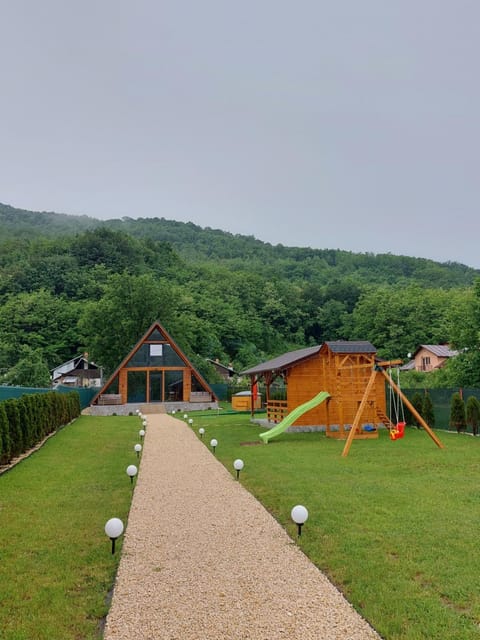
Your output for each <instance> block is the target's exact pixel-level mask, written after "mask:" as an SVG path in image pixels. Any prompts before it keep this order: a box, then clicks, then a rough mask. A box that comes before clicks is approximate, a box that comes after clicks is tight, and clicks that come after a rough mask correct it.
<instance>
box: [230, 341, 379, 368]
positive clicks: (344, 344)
mask: <svg viewBox="0 0 480 640" xmlns="http://www.w3.org/2000/svg"><path fill="white" fill-rule="evenodd" d="M324 345H325V346H326V347H328V349H330V351H332V352H333V353H376V352H377V350H376V349H375V347H374V346H373V344H371V343H370V342H368V341H367V340H335V341H332V342H324V343H323V344H320V345H315V346H314V347H306V348H305V349H297V350H296V351H289V352H288V353H284V354H283V355H281V356H278V357H277V358H273V360H267V361H266V362H262V363H261V364H257V365H256V366H255V367H251V368H250V369H245V371H242V372H241V375H245V376H248V375H255V374H257V373H265V372H266V371H283V370H285V369H289V368H291V367H294V366H296V365H297V364H299V363H300V362H302V361H303V360H308V359H309V358H311V357H312V356H315V355H317V354H318V353H319V351H320V350H321V349H322V347H323V346H324Z"/></svg>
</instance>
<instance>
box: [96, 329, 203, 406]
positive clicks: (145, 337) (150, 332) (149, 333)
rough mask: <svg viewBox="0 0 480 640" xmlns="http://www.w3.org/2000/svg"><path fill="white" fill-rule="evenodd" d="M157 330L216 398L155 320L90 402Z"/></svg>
mask: <svg viewBox="0 0 480 640" xmlns="http://www.w3.org/2000/svg"><path fill="white" fill-rule="evenodd" d="M156 332H158V334H159V335H160V338H161V339H163V340H164V341H165V342H168V343H169V344H170V346H171V347H172V349H173V350H174V351H175V353H176V354H177V355H178V356H179V358H180V359H181V360H182V361H183V362H184V364H185V366H186V367H188V368H189V369H191V371H192V373H194V374H195V376H196V378H197V379H198V381H199V382H200V383H201V385H202V386H203V387H204V388H205V390H206V391H208V392H209V393H211V394H212V397H214V398H216V395H215V393H214V392H213V390H212V389H211V388H210V385H209V384H208V382H207V381H206V380H205V379H204V378H203V377H202V376H201V375H200V373H199V372H198V371H197V370H196V369H195V367H194V366H193V365H192V363H191V362H190V360H189V359H188V358H187V356H186V355H185V354H184V353H183V351H182V350H181V349H180V347H179V346H178V345H177V344H176V343H175V341H174V340H173V338H172V337H171V335H170V334H169V333H168V332H167V330H166V329H165V328H164V327H163V326H162V325H161V324H160V322H158V321H155V322H154V323H153V324H152V325H150V327H149V328H148V329H147V330H146V331H145V333H144V334H143V336H142V337H141V338H140V340H139V341H138V342H137V344H136V345H135V346H134V347H133V349H132V350H131V351H130V352H129V353H128V354H127V355H126V356H125V358H124V359H123V360H122V362H121V363H120V364H119V365H118V367H117V368H116V369H115V371H114V372H113V373H112V375H111V376H110V378H109V379H108V380H107V381H106V382H105V384H104V385H103V387H102V388H101V389H100V391H99V392H98V393H97V394H96V396H94V397H93V398H92V400H91V403H92V404H95V403H96V401H97V400H98V398H99V396H101V395H102V393H104V392H105V390H106V389H108V387H109V386H110V384H111V383H112V382H113V381H114V380H115V378H116V376H118V374H119V372H120V370H121V369H123V368H124V367H125V365H126V364H127V362H129V360H130V359H131V358H132V357H133V356H134V355H135V354H136V353H137V351H138V350H139V349H140V347H141V346H142V345H143V344H144V343H145V342H148V341H149V338H151V337H152V336H154V339H155V340H158V339H159V337H158V336H157V335H155V333H156Z"/></svg>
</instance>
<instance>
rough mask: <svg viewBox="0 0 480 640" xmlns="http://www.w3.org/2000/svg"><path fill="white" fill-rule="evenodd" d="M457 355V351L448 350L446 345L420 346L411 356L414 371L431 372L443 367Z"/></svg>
mask: <svg viewBox="0 0 480 640" xmlns="http://www.w3.org/2000/svg"><path fill="white" fill-rule="evenodd" d="M457 355H458V351H454V350H452V349H450V347H449V346H448V345H447V344H421V345H420V346H419V347H418V348H417V350H416V351H415V353H414V354H413V362H414V366H413V367H412V368H414V369H415V370H416V371H433V370H434V369H440V368H441V367H443V366H444V365H445V362H446V361H447V360H448V359H449V358H454V357H455V356H457Z"/></svg>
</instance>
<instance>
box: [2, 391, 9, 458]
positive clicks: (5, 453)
mask: <svg viewBox="0 0 480 640" xmlns="http://www.w3.org/2000/svg"><path fill="white" fill-rule="evenodd" d="M10 459H11V439H10V431H9V426H8V417H7V412H6V411H5V407H4V405H3V402H2V403H0V464H7V463H8V462H10Z"/></svg>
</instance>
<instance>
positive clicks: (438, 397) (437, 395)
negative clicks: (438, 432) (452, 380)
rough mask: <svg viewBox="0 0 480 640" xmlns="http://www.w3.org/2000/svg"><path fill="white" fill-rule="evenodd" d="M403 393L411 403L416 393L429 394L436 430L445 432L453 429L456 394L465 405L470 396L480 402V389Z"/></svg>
mask: <svg viewBox="0 0 480 640" xmlns="http://www.w3.org/2000/svg"><path fill="white" fill-rule="evenodd" d="M402 391H403V393H404V394H405V395H406V396H407V398H408V399H409V400H410V402H411V401H412V398H413V396H414V395H415V394H416V393H420V394H422V395H423V394H425V393H428V394H429V396H430V398H431V399H432V403H433V413H434V415H435V429H443V430H449V429H450V428H451V427H450V425H449V422H450V405H451V402H452V395H453V394H454V393H459V392H460V393H461V395H462V397H463V400H464V402H465V403H466V402H467V400H468V398H469V397H470V396H475V397H476V398H478V400H480V389H470V388H463V389H402ZM387 393H388V392H387ZM387 398H388V396H387ZM468 431H469V432H471V429H470V428H469V429H468Z"/></svg>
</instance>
